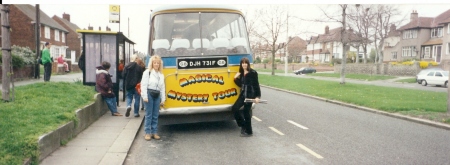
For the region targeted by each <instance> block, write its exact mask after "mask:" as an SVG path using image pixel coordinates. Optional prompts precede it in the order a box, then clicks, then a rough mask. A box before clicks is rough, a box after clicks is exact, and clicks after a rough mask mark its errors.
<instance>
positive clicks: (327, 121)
mask: <svg viewBox="0 0 450 165" xmlns="http://www.w3.org/2000/svg"><path fill="white" fill-rule="evenodd" d="M262 93H263V98H264V99H267V100H269V104H259V105H258V106H257V108H256V109H255V110H254V112H253V115H254V118H253V119H252V122H253V124H252V125H253V131H254V136H253V137H248V138H244V137H239V132H240V129H239V127H237V125H236V124H235V122H234V121H225V122H211V123H197V124H180V125H169V126H160V127H159V134H160V135H161V137H162V140H159V141H157V140H151V141H145V140H144V137H143V136H144V133H143V130H142V129H143V128H141V130H140V132H139V134H138V135H137V137H136V139H135V141H134V143H133V145H132V147H131V149H130V152H129V154H128V156H127V159H126V160H125V162H124V164H126V165H138V164H318V165H322V164H323V165H326V164H346V165H353V164H354V165H360V164H374V165H379V164H450V158H449V156H448V153H450V142H449V139H450V131H449V130H445V129H440V128H436V127H431V126H427V125H423V124H418V123H415V122H411V121H406V120H402V119H398V118H393V117H389V116H385V115H379V114H375V113H370V112H366V111H361V110H358V109H354V108H349V107H346V106H340V105H336V104H332V103H328V102H324V101H320V100H316V99H312V98H308V97H303V96H299V95H296V94H291V93H285V92H282V91H277V90H273V89H270V88H265V87H263V88H262Z"/></svg>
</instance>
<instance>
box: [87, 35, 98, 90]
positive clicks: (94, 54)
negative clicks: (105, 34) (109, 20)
mask: <svg viewBox="0 0 450 165" xmlns="http://www.w3.org/2000/svg"><path fill="white" fill-rule="evenodd" d="M85 39H86V41H85V45H86V48H85V51H86V52H85V64H86V65H85V70H86V71H85V74H86V80H85V82H86V83H95V79H96V73H95V70H96V67H97V66H99V65H100V64H101V62H100V60H101V59H100V51H101V50H100V35H95V34H86V35H85Z"/></svg>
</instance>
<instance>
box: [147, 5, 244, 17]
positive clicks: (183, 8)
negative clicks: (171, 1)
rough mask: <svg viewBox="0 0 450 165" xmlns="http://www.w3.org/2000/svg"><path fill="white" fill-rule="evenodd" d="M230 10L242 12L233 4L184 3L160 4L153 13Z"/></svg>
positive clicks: (231, 11)
mask: <svg viewBox="0 0 450 165" xmlns="http://www.w3.org/2000/svg"><path fill="white" fill-rule="evenodd" d="M197 11H201V12H230V13H238V14H241V15H243V14H242V12H241V10H240V9H239V8H237V7H236V6H232V5H223V4H221V5H205V4H197V5H192V4H184V5H163V6H158V7H156V8H155V9H154V10H153V11H152V15H153V16H154V15H157V14H162V13H172V12H197Z"/></svg>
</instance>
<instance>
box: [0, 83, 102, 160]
mask: <svg viewBox="0 0 450 165" xmlns="http://www.w3.org/2000/svg"><path fill="white" fill-rule="evenodd" d="M15 92H16V98H15V101H14V102H7V103H5V102H0V107H1V108H0V130H2V133H1V134H0V164H22V161H23V160H24V159H25V158H30V157H31V158H32V160H33V161H34V162H33V164H36V161H37V156H38V145H37V140H38V138H39V136H41V135H43V134H45V133H47V132H50V131H52V130H55V129H57V128H58V127H59V126H61V125H62V124H65V123H67V122H69V121H76V116H75V110H76V109H78V108H81V107H83V106H85V105H87V104H89V103H90V102H92V101H93V99H94V97H93V96H94V94H95V91H94V89H93V87H90V86H83V85H82V84H81V83H68V82H48V83H44V82H42V83H36V84H31V85H27V86H19V87H16V88H15Z"/></svg>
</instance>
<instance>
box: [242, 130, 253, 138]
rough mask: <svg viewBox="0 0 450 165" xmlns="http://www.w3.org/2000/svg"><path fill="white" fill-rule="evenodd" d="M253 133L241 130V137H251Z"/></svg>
mask: <svg viewBox="0 0 450 165" xmlns="http://www.w3.org/2000/svg"><path fill="white" fill-rule="evenodd" d="M252 135H253V134H249V133H247V132H245V131H244V132H241V137H250V136H252Z"/></svg>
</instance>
